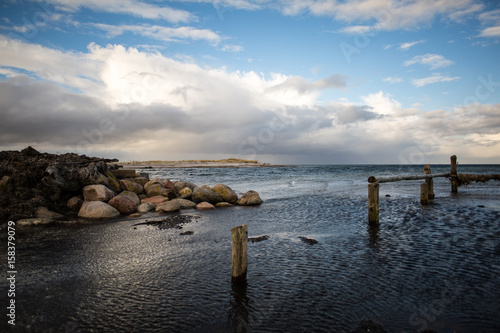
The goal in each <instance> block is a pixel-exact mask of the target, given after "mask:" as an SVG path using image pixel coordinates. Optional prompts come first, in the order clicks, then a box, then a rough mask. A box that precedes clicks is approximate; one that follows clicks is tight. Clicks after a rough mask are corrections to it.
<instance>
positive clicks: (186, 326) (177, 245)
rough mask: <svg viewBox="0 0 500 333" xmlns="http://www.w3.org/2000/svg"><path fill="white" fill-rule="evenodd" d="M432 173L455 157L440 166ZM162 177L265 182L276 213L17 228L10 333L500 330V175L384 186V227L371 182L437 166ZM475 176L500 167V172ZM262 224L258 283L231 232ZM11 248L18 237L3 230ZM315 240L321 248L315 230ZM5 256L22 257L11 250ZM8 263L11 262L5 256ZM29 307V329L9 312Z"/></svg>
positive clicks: (483, 168) (257, 185)
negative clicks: (372, 215)
mask: <svg viewBox="0 0 500 333" xmlns="http://www.w3.org/2000/svg"><path fill="white" fill-rule="evenodd" d="M431 167H432V173H435V174H439V173H446V172H449V169H450V167H449V165H432V166H431ZM141 172H144V173H147V174H148V176H149V177H151V178H152V177H161V178H164V179H170V180H172V181H177V180H185V181H189V182H192V183H195V184H197V185H200V186H201V185H204V184H206V185H209V186H213V185H215V184H217V183H223V184H226V185H228V186H230V187H231V188H232V189H233V190H235V192H237V193H238V194H239V195H241V194H242V193H245V192H247V191H249V190H254V191H257V192H258V193H259V195H260V197H261V198H262V200H263V201H264V202H263V204H262V205H260V206H253V207H237V206H235V207H229V208H218V209H216V210H213V211H196V210H183V211H181V214H182V215H187V216H189V217H190V221H189V222H186V223H184V224H182V225H180V226H177V227H173V228H167V227H162V223H149V224H144V223H145V222H158V221H161V220H162V219H165V218H167V217H168V215H158V214H157V213H148V214H146V215H143V216H141V217H136V218H130V217H123V218H120V219H117V220H111V221H101V222H88V221H67V223H60V224H56V225H46V226H42V225H40V226H30V227H21V226H18V227H16V235H15V236H16V237H15V247H16V248H15V261H16V270H17V271H16V279H15V296H14V297H10V296H9V297H7V291H8V289H9V287H10V281H8V280H6V278H5V276H6V271H7V270H6V269H5V268H4V269H3V272H2V273H3V274H4V275H3V276H4V278H2V280H1V281H0V290H1V291H2V294H1V296H0V299H1V300H2V301H1V305H2V308H3V310H2V313H3V314H2V316H3V318H2V319H1V320H0V322H1V323H2V331H4V332H353V331H356V330H357V329H358V328H359V327H360V326H362V325H366V323H372V324H376V325H379V327H381V328H383V329H384V330H385V331H386V332H423V331H434V332H450V333H451V332H499V331H500V316H499V314H500V182H498V181H490V182H486V183H472V184H470V185H469V186H467V187H464V186H462V187H459V189H458V193H456V194H454V193H451V185H450V181H449V180H448V179H446V178H434V193H435V199H434V200H432V201H431V202H430V204H429V205H425V206H424V205H422V204H421V203H420V184H421V183H422V182H423V181H422V180H412V181H398V182H392V183H381V184H380V223H379V224H378V225H370V224H369V223H368V182H367V179H368V177H369V176H375V177H382V176H391V175H419V174H423V165H295V166H288V167H259V168H252V167H248V168H192V169H189V168H186V169H145V170H141ZM458 172H459V173H473V174H500V165H460V166H459V168H458ZM242 224H246V225H247V226H248V233H249V236H250V237H258V236H269V237H268V238H267V239H265V240H262V241H260V242H249V243H248V271H247V279H246V283H233V282H232V279H231V249H232V242H231V228H233V227H235V226H238V225H242ZM0 236H1V237H0V238H1V240H0V246H1V247H2V253H4V249H6V248H7V232H6V230H5V229H4V230H2V231H1V233H0ZM301 237H305V238H307V239H314V240H316V241H317V243H315V242H305V241H304V240H303V238H301ZM2 261H4V262H5V261H6V256H5V255H2ZM2 267H5V266H4V265H2ZM11 299H14V300H15V326H13V325H9V324H8V323H7V320H8V319H9V317H7V316H6V314H8V311H9V310H6V307H7V306H8V305H9V303H8V302H9V301H10V300H11Z"/></svg>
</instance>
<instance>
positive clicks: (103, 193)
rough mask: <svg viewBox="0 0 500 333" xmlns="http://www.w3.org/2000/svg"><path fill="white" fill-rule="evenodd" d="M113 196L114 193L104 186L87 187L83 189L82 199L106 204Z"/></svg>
mask: <svg viewBox="0 0 500 333" xmlns="http://www.w3.org/2000/svg"><path fill="white" fill-rule="evenodd" d="M114 196H115V193H114V192H113V191H111V190H110V189H109V188H107V187H106V186H104V185H87V186H85V187H84V188H83V198H84V200H85V201H103V202H108V201H109V200H111V198H113V197H114Z"/></svg>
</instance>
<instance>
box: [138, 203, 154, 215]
mask: <svg viewBox="0 0 500 333" xmlns="http://www.w3.org/2000/svg"><path fill="white" fill-rule="evenodd" d="M155 208H156V205H155V204H154V203H151V202H145V203H141V204H140V205H139V206H138V207H137V211H138V212H139V213H147V212H150V211H152V210H155Z"/></svg>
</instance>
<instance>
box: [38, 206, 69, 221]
mask: <svg viewBox="0 0 500 333" xmlns="http://www.w3.org/2000/svg"><path fill="white" fill-rule="evenodd" d="M35 214H36V217H47V218H51V219H62V218H63V217H64V216H63V215H62V214H59V213H56V212H52V211H50V210H48V209H47V207H38V208H37V210H36V212H35Z"/></svg>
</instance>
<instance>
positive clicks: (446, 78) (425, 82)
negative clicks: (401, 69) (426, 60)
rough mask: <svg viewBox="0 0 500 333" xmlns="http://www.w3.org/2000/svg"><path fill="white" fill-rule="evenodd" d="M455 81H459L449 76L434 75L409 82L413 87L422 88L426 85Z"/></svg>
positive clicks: (457, 77)
mask: <svg viewBox="0 0 500 333" xmlns="http://www.w3.org/2000/svg"><path fill="white" fill-rule="evenodd" d="M457 80H460V77H459V76H454V77H450V76H444V75H439V74H435V75H433V76H429V77H425V78H422V79H414V80H412V81H411V83H412V84H413V85H414V86H415V87H423V86H426V85H428V84H432V83H438V82H451V81H457Z"/></svg>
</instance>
